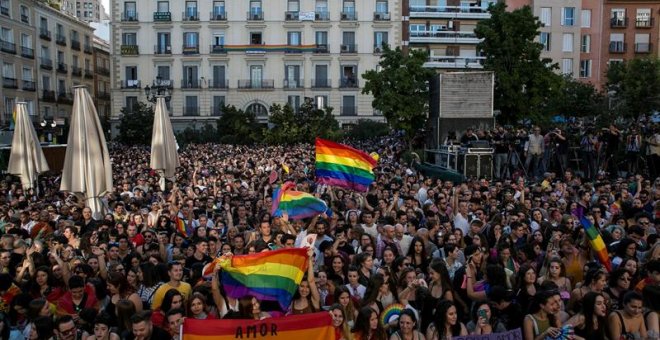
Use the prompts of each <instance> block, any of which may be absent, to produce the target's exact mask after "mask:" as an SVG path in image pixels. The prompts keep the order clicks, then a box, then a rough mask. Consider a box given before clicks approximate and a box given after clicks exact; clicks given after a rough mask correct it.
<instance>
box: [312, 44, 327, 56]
mask: <svg viewBox="0 0 660 340" xmlns="http://www.w3.org/2000/svg"><path fill="white" fill-rule="evenodd" d="M314 53H320V54H323V53H330V48H329V47H328V44H316V47H315V48H314Z"/></svg>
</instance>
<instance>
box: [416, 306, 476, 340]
mask: <svg viewBox="0 0 660 340" xmlns="http://www.w3.org/2000/svg"><path fill="white" fill-rule="evenodd" d="M467 334H468V331H467V328H466V327H465V325H463V323H462V322H460V321H459V320H458V310H457V309H456V305H455V304H454V302H453V301H440V303H439V304H438V306H437V307H436V308H435V314H434V315H433V321H432V322H431V323H430V324H429V327H428V328H427V329H426V339H427V340H446V339H447V340H448V339H451V338H452V337H455V336H465V335H467Z"/></svg>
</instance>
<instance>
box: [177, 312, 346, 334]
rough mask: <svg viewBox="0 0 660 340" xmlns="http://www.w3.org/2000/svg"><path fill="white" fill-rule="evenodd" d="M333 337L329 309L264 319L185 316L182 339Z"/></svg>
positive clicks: (333, 332) (333, 330) (333, 331)
mask: <svg viewBox="0 0 660 340" xmlns="http://www.w3.org/2000/svg"><path fill="white" fill-rule="evenodd" d="M266 338H268V339H287V340H293V339H305V340H334V339H335V329H334V327H332V318H331V317H330V314H329V313H328V312H319V313H310V314H302V315H289V316H285V317H281V318H267V319H263V320H231V319H224V320H196V319H194V318H186V319H185V320H184V321H183V325H182V326H181V339H182V340H211V339H213V340H235V339H266Z"/></svg>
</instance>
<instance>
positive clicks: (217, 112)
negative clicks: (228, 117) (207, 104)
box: [211, 105, 224, 117]
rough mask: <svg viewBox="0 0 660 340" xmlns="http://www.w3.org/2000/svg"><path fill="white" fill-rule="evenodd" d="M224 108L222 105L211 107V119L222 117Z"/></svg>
mask: <svg viewBox="0 0 660 340" xmlns="http://www.w3.org/2000/svg"><path fill="white" fill-rule="evenodd" d="M223 108H224V107H223V106H222V105H211V116H213V117H220V116H222V114H223V112H222V109H223Z"/></svg>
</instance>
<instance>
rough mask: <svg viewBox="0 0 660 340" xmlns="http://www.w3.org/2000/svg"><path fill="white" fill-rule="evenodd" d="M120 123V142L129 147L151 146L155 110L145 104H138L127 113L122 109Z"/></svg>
mask: <svg viewBox="0 0 660 340" xmlns="http://www.w3.org/2000/svg"><path fill="white" fill-rule="evenodd" d="M121 113H122V116H121V121H120V123H119V141H120V142H122V143H124V144H128V145H136V144H142V145H150V144H151V134H152V131H153V126H154V108H153V106H151V105H148V104H146V103H143V102H138V103H137V104H135V106H134V107H133V108H132V111H131V112H127V111H126V108H122V109H121Z"/></svg>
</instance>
